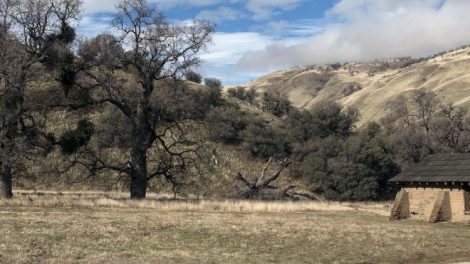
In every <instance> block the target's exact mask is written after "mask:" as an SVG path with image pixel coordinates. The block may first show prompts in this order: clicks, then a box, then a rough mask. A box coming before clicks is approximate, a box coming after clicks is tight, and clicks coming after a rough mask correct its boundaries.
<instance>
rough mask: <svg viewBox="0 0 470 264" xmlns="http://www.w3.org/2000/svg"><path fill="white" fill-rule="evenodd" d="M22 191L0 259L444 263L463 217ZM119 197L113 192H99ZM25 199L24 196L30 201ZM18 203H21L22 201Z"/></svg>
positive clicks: (0, 207)
mask: <svg viewBox="0 0 470 264" xmlns="http://www.w3.org/2000/svg"><path fill="white" fill-rule="evenodd" d="M88 194H89V196H88V197H84V196H83V195H82V196H81V197H75V196H74V195H77V196H78V195H79V194H78V193H75V194H65V195H64V194H63V195H62V196H58V195H55V196H54V195H52V194H49V195H46V196H37V195H24V196H21V195H20V196H18V195H17V196H18V198H15V199H14V200H12V201H10V202H1V204H0V263H255V264H256V263H293V264H295V263H451V262H462V261H466V260H469V259H470V252H469V251H468V244H469V242H470V228H469V226H468V225H465V224H452V223H444V224H427V223H421V222H413V221H402V222H389V221H388V217H386V216H382V215H380V214H375V213H370V212H368V211H365V210H382V211H386V210H388V209H387V207H388V205H387V204H384V203H373V204H339V203H278V202H273V203H262V202H246V201H238V202H237V201H221V202H216V201H199V202H182V201H179V202H177V201H163V200H155V199H154V200H150V201H144V202H130V201H127V200H124V199H122V198H103V197H100V195H103V193H101V194H100V195H98V196H95V197H94V198H93V196H92V195H91V194H90V193H88ZM108 195H110V196H120V194H112V195H111V194H108ZM28 198H31V199H33V201H32V202H30V201H29V199H28ZM26 200H28V202H30V203H28V202H27V201H26Z"/></svg>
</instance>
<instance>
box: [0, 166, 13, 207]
mask: <svg viewBox="0 0 470 264" xmlns="http://www.w3.org/2000/svg"><path fill="white" fill-rule="evenodd" d="M12 197H13V191H12V174H11V168H10V167H9V166H6V165H3V166H1V171H0V199H11V198H12Z"/></svg>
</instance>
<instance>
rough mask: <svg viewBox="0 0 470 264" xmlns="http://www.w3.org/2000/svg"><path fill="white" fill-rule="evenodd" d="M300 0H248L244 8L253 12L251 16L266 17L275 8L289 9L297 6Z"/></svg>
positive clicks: (269, 16)
mask: <svg viewBox="0 0 470 264" xmlns="http://www.w3.org/2000/svg"><path fill="white" fill-rule="evenodd" d="M301 2H302V0H248V1H247V3H246V8H247V9H248V10H249V11H250V12H252V13H253V14H254V16H253V18H254V19H257V20H260V19H268V18H271V17H272V16H273V13H274V12H276V11H277V10H289V9H293V8H295V7H297V6H298V5H299V4H300V3H301Z"/></svg>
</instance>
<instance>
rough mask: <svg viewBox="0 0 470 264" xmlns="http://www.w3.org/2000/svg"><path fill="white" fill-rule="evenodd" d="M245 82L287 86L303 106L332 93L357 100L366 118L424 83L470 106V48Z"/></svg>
mask: <svg viewBox="0 0 470 264" xmlns="http://www.w3.org/2000/svg"><path fill="white" fill-rule="evenodd" d="M245 87H246V88H253V89H255V90H257V91H259V92H262V91H267V90H277V91H281V92H284V93H286V94H287V95H288V96H289V98H290V100H291V101H292V102H293V103H294V105H295V106H297V107H300V108H311V107H312V106H313V105H315V104H316V103H319V102H321V101H324V100H326V99H329V100H334V101H337V102H339V103H341V104H342V105H344V106H355V107H357V108H358V109H359V111H360V113H361V121H360V124H363V123H365V122H368V121H372V120H376V121H377V120H380V119H381V118H383V117H384V116H385V115H386V114H387V113H388V112H390V111H392V108H391V107H390V102H392V101H393V100H394V99H396V98H397V97H399V96H400V95H404V94H406V93H408V92H410V91H412V90H414V89H420V88H428V89H432V90H433V91H434V92H436V93H437V94H438V96H439V97H441V98H442V99H443V101H444V102H446V103H453V104H456V105H460V106H463V107H467V106H470V48H468V47H466V48H460V49H457V50H454V51H451V52H446V53H441V54H439V55H436V56H433V57H430V58H427V59H420V60H415V59H410V58H401V59H390V60H377V61H373V62H367V63H347V64H344V65H339V64H337V65H327V66H311V67H302V68H296V69H291V70H286V71H278V72H274V73H270V74H267V75H265V76H263V77H261V78H259V79H258V80H255V81H253V82H250V83H248V84H246V85H245ZM360 124H359V125H360Z"/></svg>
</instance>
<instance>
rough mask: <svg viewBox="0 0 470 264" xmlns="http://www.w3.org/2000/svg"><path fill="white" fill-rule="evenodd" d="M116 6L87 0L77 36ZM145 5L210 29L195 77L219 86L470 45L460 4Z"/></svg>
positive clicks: (254, 1)
mask: <svg viewBox="0 0 470 264" xmlns="http://www.w3.org/2000/svg"><path fill="white" fill-rule="evenodd" d="M117 2H118V1H116V0H108V1H101V2H97V1H93V0H85V1H84V11H85V15H84V16H83V19H82V22H81V24H80V27H79V32H80V33H81V34H83V35H85V36H88V37H91V36H94V35H96V34H97V33H98V32H101V31H103V30H105V31H106V30H108V31H109V30H110V27H109V22H111V18H112V16H113V14H112V12H113V11H114V6H115V4H116V3H117ZM149 2H151V3H153V4H155V5H156V6H157V8H158V9H160V10H161V11H162V12H163V13H164V14H165V15H166V16H167V18H168V19H169V20H170V21H172V22H176V23H187V22H189V21H191V20H192V19H193V18H196V19H206V20H209V21H212V22H214V23H216V25H217V27H216V32H215V34H214V35H213V45H211V46H210V47H209V48H208V50H207V51H206V52H204V53H203V54H202V56H201V58H202V59H203V63H202V65H201V68H200V69H199V71H200V72H201V73H202V74H203V75H204V76H208V77H216V78H219V79H221V80H223V82H224V84H225V85H239V84H244V83H246V82H248V81H250V80H254V79H256V78H258V77H260V76H261V75H263V74H265V73H268V72H270V71H274V70H279V69H286V68H290V67H294V66H298V65H307V64H324V63H334V62H345V61H364V60H373V59H376V58H389V57H400V56H413V57H420V56H427V55H430V54H432V53H436V52H440V51H443V50H447V49H450V48H455V47H457V46H460V45H464V44H468V43H470V34H467V33H466V32H465V31H466V29H467V28H469V27H470V18H469V16H467V15H466V14H467V13H468V12H470V2H468V1H463V0H424V1H418V0H413V1H409V0H398V1H391V0H379V1H373V0H359V1H354V0H316V1H308V0H275V1H267V0H226V1H221V0H204V1H193V0H172V1H170V0H150V1H149ZM447 32H452V33H453V34H452V35H449V34H447ZM384 47H387V48H384Z"/></svg>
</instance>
